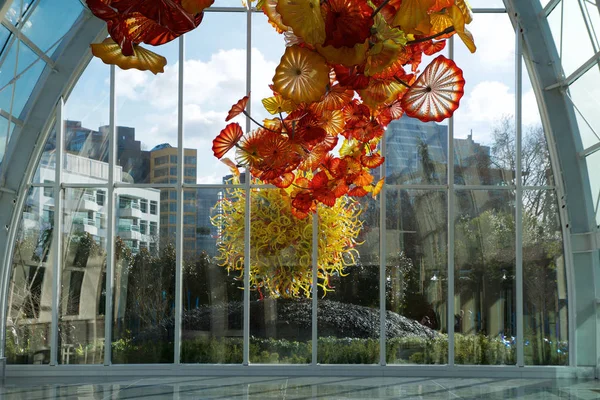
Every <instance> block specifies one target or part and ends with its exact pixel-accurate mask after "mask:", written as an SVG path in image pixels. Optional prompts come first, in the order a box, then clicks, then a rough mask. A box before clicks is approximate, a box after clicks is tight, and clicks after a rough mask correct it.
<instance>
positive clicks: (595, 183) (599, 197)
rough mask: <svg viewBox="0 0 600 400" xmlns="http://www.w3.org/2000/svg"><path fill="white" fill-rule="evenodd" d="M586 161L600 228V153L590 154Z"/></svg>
mask: <svg viewBox="0 0 600 400" xmlns="http://www.w3.org/2000/svg"><path fill="white" fill-rule="evenodd" d="M585 161H586V164H587V170H588V176H589V179H590V188H591V190H592V201H593V204H594V213H595V215H596V225H597V226H599V227H600V152H596V153H592V154H590V155H589V156H587V157H586V158H585Z"/></svg>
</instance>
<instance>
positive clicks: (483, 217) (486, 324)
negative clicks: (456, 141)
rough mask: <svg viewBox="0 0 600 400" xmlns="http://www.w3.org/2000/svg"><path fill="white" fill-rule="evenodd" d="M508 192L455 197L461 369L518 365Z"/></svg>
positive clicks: (456, 324)
mask: <svg viewBox="0 0 600 400" xmlns="http://www.w3.org/2000/svg"><path fill="white" fill-rule="evenodd" d="M514 200H515V199H514V194H513V192H512V191H510V190H460V191H458V192H456V215H455V221H454V228H455V233H454V235H455V244H454V247H455V272H454V275H455V280H454V293H455V297H454V309H455V316H454V321H453V323H454V332H455V336H454V346H455V360H454V361H455V363H457V364H515V363H516V351H515V349H516V346H515V340H516V339H515V337H516V335H517V327H516V308H515V302H516V297H515V296H516V295H515V285H516V281H515V279H516V277H515V217H514V216H515V208H514Z"/></svg>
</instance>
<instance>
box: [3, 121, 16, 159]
mask: <svg viewBox="0 0 600 400" xmlns="http://www.w3.org/2000/svg"><path fill="white" fill-rule="evenodd" d="M14 130H15V124H14V122H11V123H10V129H9V128H8V120H7V119H6V118H4V117H0V164H1V163H2V160H3V159H4V154H5V152H6V145H7V144H8V142H9V141H10V138H11V136H12V132H13V131H14Z"/></svg>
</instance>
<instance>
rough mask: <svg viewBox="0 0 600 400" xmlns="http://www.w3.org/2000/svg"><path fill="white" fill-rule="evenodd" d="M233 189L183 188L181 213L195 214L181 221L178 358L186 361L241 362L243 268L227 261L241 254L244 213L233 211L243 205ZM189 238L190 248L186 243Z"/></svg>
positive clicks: (209, 362)
mask: <svg viewBox="0 0 600 400" xmlns="http://www.w3.org/2000/svg"><path fill="white" fill-rule="evenodd" d="M235 193H239V192H236V191H233V192H232V191H228V190H226V189H186V190H185V191H184V200H183V201H184V213H186V214H187V213H188V212H192V213H194V214H195V218H196V219H195V221H196V222H195V223H194V224H191V225H189V226H188V225H186V224H185V223H184V227H183V237H184V249H183V252H184V256H183V291H182V304H183V314H182V344H181V346H182V347H181V361H182V362H184V363H207V364H219V363H224V364H241V363H242V361H243V330H242V321H243V315H244V314H243V307H242V305H243V295H244V291H243V288H244V282H243V279H242V278H241V271H234V270H233V269H232V267H233V266H232V265H231V264H230V263H229V261H230V260H228V258H233V259H240V260H241V259H243V256H244V244H243V232H244V228H243V227H244V222H245V218H244V217H243V211H242V213H241V214H239V215H236V214H234V213H232V211H234V209H235V210H238V211H239V210H240V208H241V210H243V208H244V201H243V200H241V199H239V198H236V195H235ZM231 207H233V209H232V208H231ZM186 210H188V211H186ZM234 220H235V221H234ZM230 223H231V224H230ZM188 233H189V234H188ZM240 233H241V235H240ZM192 241H193V242H194V244H195V246H194V247H193V248H192V246H188V244H189V243H190V242H192ZM230 245H234V247H229V246H230ZM228 249H229V250H228Z"/></svg>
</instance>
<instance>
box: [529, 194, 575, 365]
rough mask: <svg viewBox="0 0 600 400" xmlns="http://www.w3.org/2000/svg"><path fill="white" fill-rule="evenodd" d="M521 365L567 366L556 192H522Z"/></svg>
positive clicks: (564, 287)
mask: <svg viewBox="0 0 600 400" xmlns="http://www.w3.org/2000/svg"><path fill="white" fill-rule="evenodd" d="M523 277H524V281H523V293H524V310H523V315H524V331H525V364H527V365H531V364H532V365H568V363H569V339H568V311H567V309H568V307H567V300H568V299H567V277H566V267H565V257H564V254H563V241H562V231H561V226H560V217H559V212H558V204H557V199H556V193H555V192H554V191H553V190H531V191H524V192H523Z"/></svg>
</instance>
